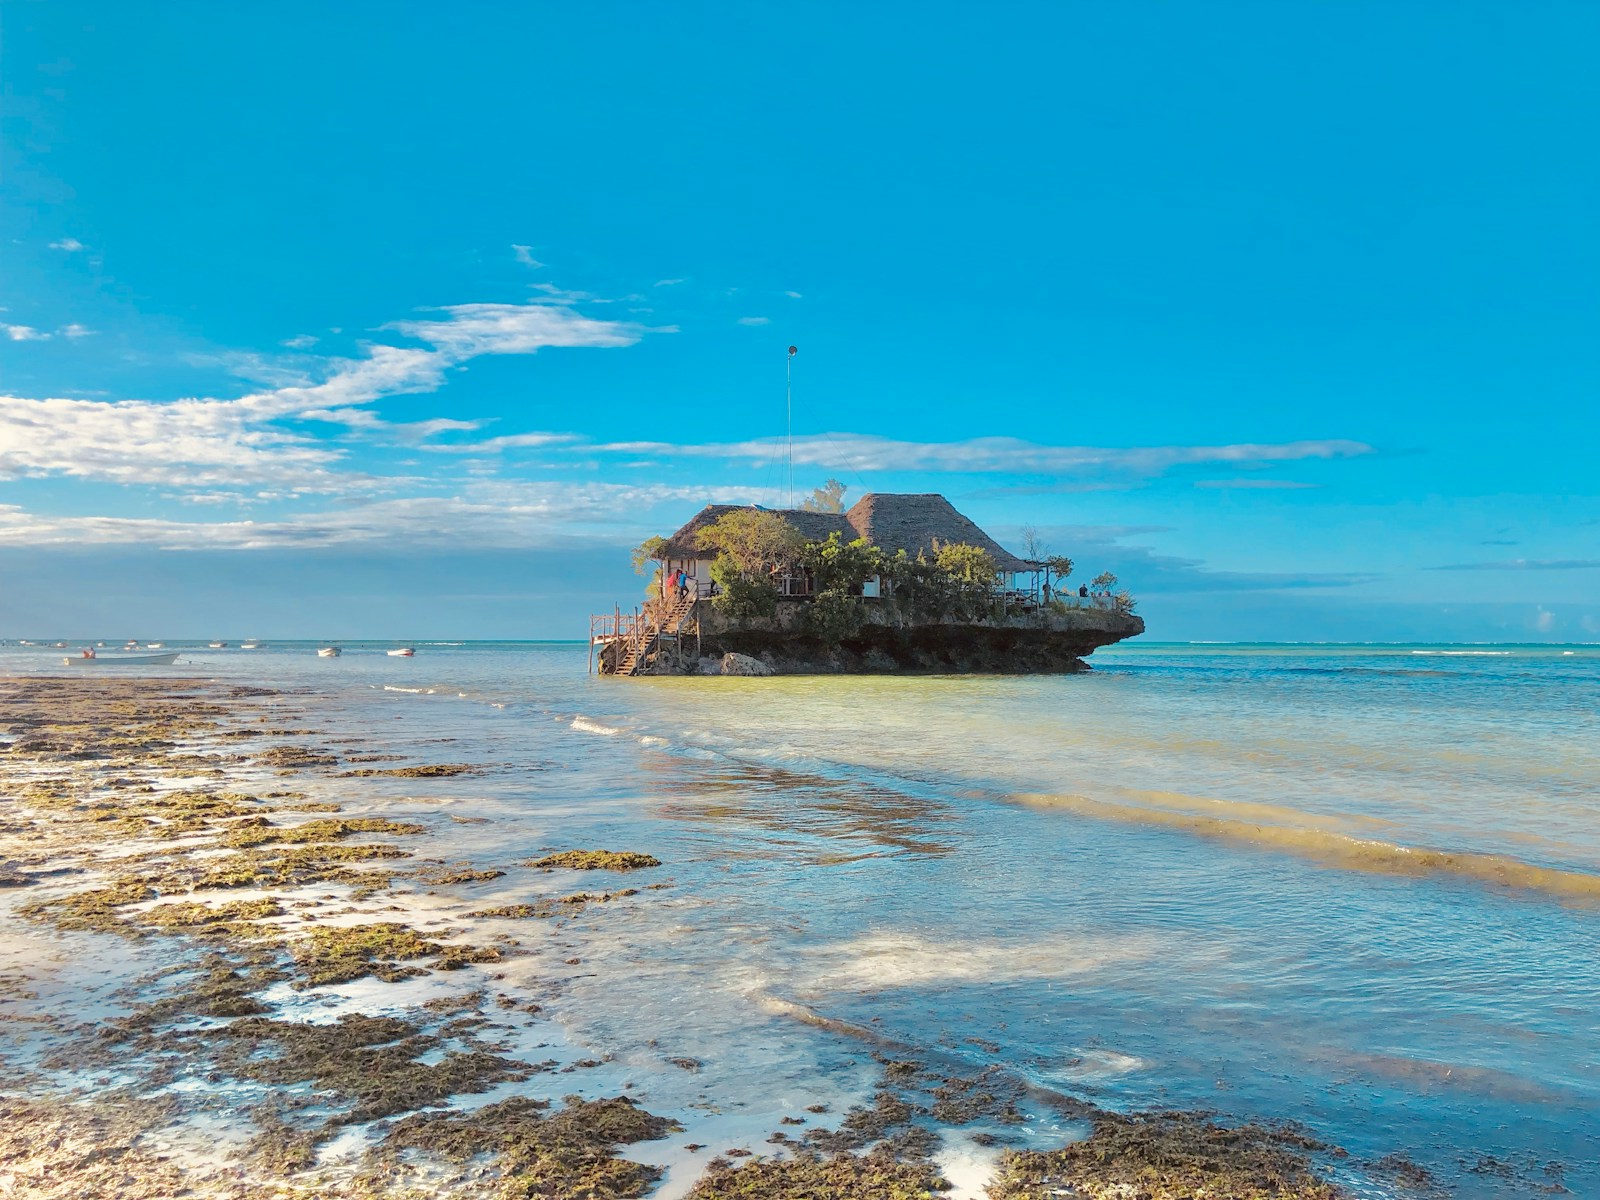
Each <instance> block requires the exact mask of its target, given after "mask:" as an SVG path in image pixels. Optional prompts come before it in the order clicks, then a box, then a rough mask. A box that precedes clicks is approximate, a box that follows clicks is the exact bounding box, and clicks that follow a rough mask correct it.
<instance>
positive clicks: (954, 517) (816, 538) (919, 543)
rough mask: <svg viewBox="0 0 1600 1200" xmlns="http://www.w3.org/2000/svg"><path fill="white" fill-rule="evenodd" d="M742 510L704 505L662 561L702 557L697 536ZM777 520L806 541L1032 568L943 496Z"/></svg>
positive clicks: (870, 502)
mask: <svg viewBox="0 0 1600 1200" xmlns="http://www.w3.org/2000/svg"><path fill="white" fill-rule="evenodd" d="M742 507H745V506H744V505H738V504H708V505H706V506H705V507H704V508H702V509H701V510H700V511H699V512H697V513H696V514H695V515H694V517H693V518H692V519H691V520H690V521H689V523H688V524H687V525H685V526H684V527H683V528H682V529H680V530H678V532H676V533H674V534H673V535H672V536H671V537H670V538H668V539H667V546H666V549H665V551H663V555H664V556H665V557H667V558H696V557H698V556H700V555H703V554H705V553H706V551H705V550H704V549H703V548H702V547H701V546H700V544H699V535H700V531H701V530H702V529H704V528H705V527H706V526H707V525H710V524H712V523H713V522H715V521H716V520H717V518H719V517H721V516H722V515H723V514H724V513H730V512H734V511H736V510H737V509H739V508H742ZM771 511H772V512H775V513H776V514H777V515H778V516H780V517H782V518H783V519H784V520H785V521H787V522H789V524H791V525H793V526H794V527H795V528H796V529H798V530H799V531H800V534H801V536H802V537H804V538H805V539H806V540H807V541H811V542H821V541H825V540H826V539H827V537H828V535H829V534H831V533H837V534H838V535H839V536H840V538H842V539H843V540H844V541H847V542H850V541H854V540H855V539H856V538H858V537H860V538H865V539H866V540H867V541H869V542H871V543H872V544H873V545H874V546H877V547H878V548H879V549H881V550H885V551H887V552H888V553H890V554H893V553H894V552H895V551H896V550H904V551H905V552H906V553H907V554H909V555H910V556H911V557H913V558H915V557H916V556H917V555H918V554H928V555H931V554H932V553H933V546H934V543H935V542H938V543H939V544H940V545H947V544H954V543H964V544H966V545H968V546H978V547H981V548H982V549H984V550H987V551H988V552H989V554H990V555H991V556H992V557H993V558H994V561H995V565H996V566H998V567H999V568H1000V570H1002V571H1030V570H1032V569H1033V564H1032V563H1029V562H1027V561H1026V560H1025V559H1021V558H1018V557H1017V556H1016V555H1015V554H1012V553H1011V552H1010V551H1009V550H1007V549H1006V548H1005V547H1004V546H1002V545H1001V544H1000V543H999V542H997V541H995V540H994V539H993V538H992V537H990V536H989V535H988V534H987V533H985V532H984V531H983V530H981V529H979V528H978V527H977V526H976V525H974V524H973V523H972V522H971V521H969V520H968V519H967V518H966V517H964V516H962V515H961V514H960V513H958V512H957V511H956V510H955V507H954V506H953V505H952V504H951V503H950V501H948V500H946V499H945V498H944V497H943V496H940V495H937V494H935V493H931V492H929V493H923V494H913V495H895V494H892V493H886V492H869V493H868V494H867V495H865V496H863V497H861V499H859V500H857V501H856V502H855V505H854V506H853V507H852V508H851V509H850V511H849V512H847V513H817V512H806V511H805V510H803V509H798V508H780V509H773V510H771Z"/></svg>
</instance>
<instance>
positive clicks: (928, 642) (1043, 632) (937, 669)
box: [654, 601, 1144, 675]
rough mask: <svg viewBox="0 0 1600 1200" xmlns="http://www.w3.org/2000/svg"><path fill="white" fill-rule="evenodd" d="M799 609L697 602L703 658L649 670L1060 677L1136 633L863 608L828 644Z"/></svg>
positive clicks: (1125, 616)
mask: <svg viewBox="0 0 1600 1200" xmlns="http://www.w3.org/2000/svg"><path fill="white" fill-rule="evenodd" d="M808 607H809V606H808V605H807V604H805V603H804V602H797V601H791V602H784V603H780V604H779V606H778V612H777V613H776V615H774V616H772V617H767V618H758V619H754V620H745V621H733V620H730V619H729V618H728V617H727V616H726V615H725V614H724V613H722V612H721V611H720V610H718V609H717V608H716V607H715V606H714V605H712V604H710V603H708V602H706V601H702V602H701V603H700V604H699V605H698V606H697V609H696V612H695V616H696V617H697V618H698V619H699V622H700V638H699V646H698V647H697V648H698V650H699V654H700V655H701V656H702V657H699V658H698V659H687V660H684V661H683V662H681V663H679V662H676V661H672V660H663V661H661V662H659V663H656V664H654V669H655V671H656V672H657V673H661V674H672V673H675V672H677V673H689V674H694V673H700V674H718V675H771V674H777V675H801V674H810V675H817V674H850V675H856V674H890V673H896V672H922V673H950V674H1004V675H1023V674H1064V673H1067V672H1072V671H1085V670H1088V669H1089V668H1088V664H1087V663H1086V662H1085V661H1084V659H1086V658H1087V657H1088V656H1089V655H1090V654H1092V653H1093V652H1094V651H1095V650H1096V649H1098V648H1099V647H1101V646H1109V645H1111V644H1112V643H1113V642H1120V641H1121V640H1122V639H1124V638H1128V637H1134V636H1136V635H1138V634H1140V633H1143V632H1144V621H1143V620H1142V619H1141V618H1139V617H1137V616H1135V615H1134V614H1132V613H1123V612H1118V611H1116V610H1114V609H1069V610H1067V611H1066V612H1040V611H1032V612H1026V613H1017V614H1013V615H1010V616H1006V617H999V618H991V619H985V620H981V621H969V622H951V621H937V622H930V621H918V620H914V619H911V618H908V617H906V616H905V615H903V614H901V613H899V612H897V611H896V610H895V609H894V608H893V607H892V606H890V605H882V606H878V605H872V606H869V607H867V608H866V610H865V612H864V619H863V621H862V624H861V627H860V629H859V630H857V632H855V633H854V634H852V635H850V636H849V637H845V638H840V639H836V640H830V639H824V638H822V637H819V636H817V635H816V634H815V633H813V632H812V631H811V630H810V629H809V628H808V625H809V622H808V619H807V609H808ZM730 664H731V666H730ZM708 665H710V666H711V670H709V671H708V670H707V669H706V668H707V666H708Z"/></svg>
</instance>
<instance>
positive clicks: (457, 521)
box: [0, 480, 778, 550]
mask: <svg viewBox="0 0 1600 1200" xmlns="http://www.w3.org/2000/svg"><path fill="white" fill-rule="evenodd" d="M231 499H232V497H231V496H219V497H218V499H217V502H219V503H226V502H228V501H229V500H231ZM777 500H778V496H777V494H776V493H775V492H773V491H771V490H769V489H766V488H751V487H716V486H712V487H700V486H695V487H680V486H674V487H653V486H643V485H629V484H608V483H555V482H549V483H528V482H518V481H497V480H483V481H474V482H472V483H469V484H467V485H466V486H465V487H464V488H463V489H462V490H461V492H460V493H459V494H457V495H450V496H408V497H399V498H390V499H382V500H371V501H366V502H362V503H356V504H352V505H348V506H345V507H341V508H338V509H332V510H326V511H322V512H308V513H296V514H294V515H292V516H289V517H285V518H283V519H281V520H273V521H251V520H239V521H175V520H168V519H164V518H143V517H101V516H91V517H79V516H70V517H51V516H44V515H38V514H34V513H30V512H27V511H26V510H24V509H22V508H21V507H19V506H17V505H0V546H8V545H13V546H23V545H27V546H43V545H61V544H71V545H89V544H106V543H111V544H116V545H130V544H138V545H148V546H156V547H160V548H162V549H168V550H200V549H241V550H259V549H268V548H273V547H280V548H281V547H289V546H300V547H307V548H316V547H328V546H350V545H360V544H363V543H391V544H392V543H393V542H394V541H396V540H400V541H403V542H404V543H405V544H406V545H408V546H419V547H420V546H441V547H450V546H456V547H459V546H461V545H463V544H471V545H474V546H506V547H517V548H526V547H533V546H538V545H541V544H547V543H550V542H554V541H560V540H570V539H572V538H573V537H575V536H581V537H584V538H585V539H586V540H590V541H593V540H606V541H613V542H628V541H631V540H633V538H635V537H636V536H638V533H639V523H640V522H641V520H642V519H643V517H644V514H646V513H647V512H649V511H650V510H651V509H653V508H655V507H657V506H659V505H662V504H669V503H670V504H680V505H681V504H683V503H687V502H692V503H696V504H702V503H716V504H755V503H761V504H773V503H776V502H777Z"/></svg>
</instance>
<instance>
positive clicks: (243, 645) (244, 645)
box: [239, 640, 261, 650]
mask: <svg viewBox="0 0 1600 1200" xmlns="http://www.w3.org/2000/svg"><path fill="white" fill-rule="evenodd" d="M239 649H241V650H259V649H261V643H260V642H257V641H253V640H252V641H248V642H240V643H239Z"/></svg>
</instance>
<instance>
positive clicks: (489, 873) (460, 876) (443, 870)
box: [412, 867, 505, 887]
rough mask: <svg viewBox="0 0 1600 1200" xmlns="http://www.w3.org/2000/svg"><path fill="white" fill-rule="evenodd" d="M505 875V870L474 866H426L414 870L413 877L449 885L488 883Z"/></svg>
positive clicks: (427, 882) (435, 883)
mask: <svg viewBox="0 0 1600 1200" xmlns="http://www.w3.org/2000/svg"><path fill="white" fill-rule="evenodd" d="M503 875H505V872H504V871H497V870H493V869H489V870H477V869H475V868H473V867H424V868H422V869H421V870H418V871H413V872H412V877H413V878H416V879H420V880H421V881H422V882H423V883H426V884H431V885H433V886H435V887H443V886H448V885H450V884H455V883H487V882H488V881H489V880H491V879H499V878H501V877H502V876H503Z"/></svg>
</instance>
